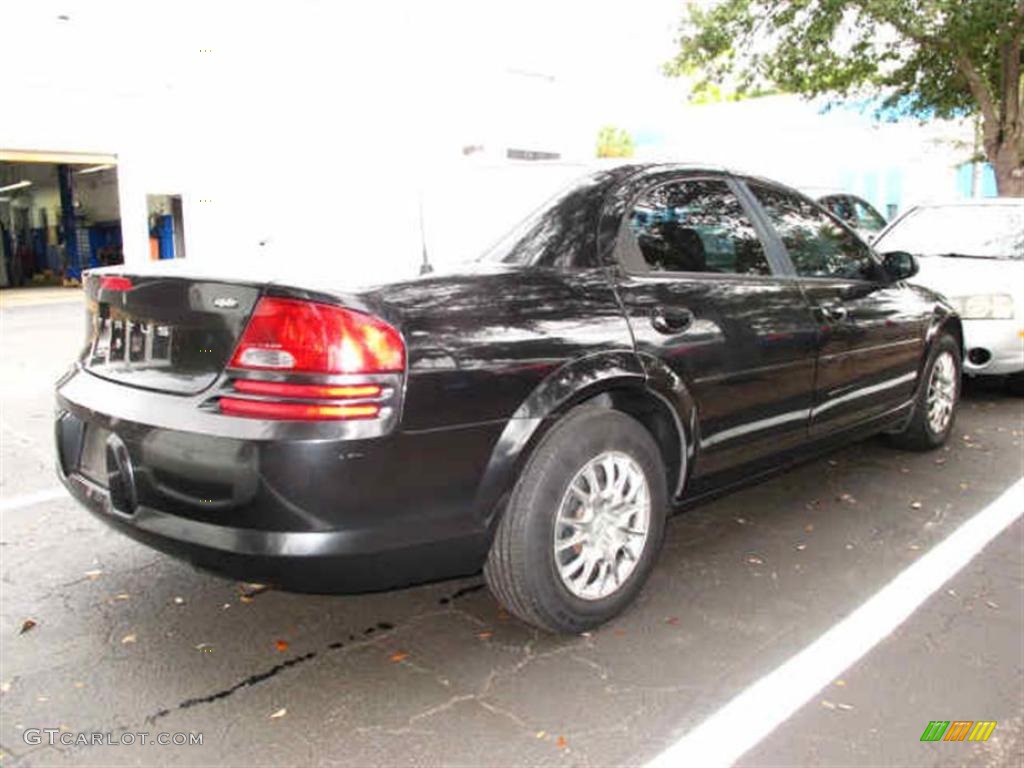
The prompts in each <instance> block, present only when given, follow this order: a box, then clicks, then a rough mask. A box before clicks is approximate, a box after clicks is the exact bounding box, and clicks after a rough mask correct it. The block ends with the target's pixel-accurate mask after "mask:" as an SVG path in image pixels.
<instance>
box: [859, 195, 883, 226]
mask: <svg viewBox="0 0 1024 768" xmlns="http://www.w3.org/2000/svg"><path fill="white" fill-rule="evenodd" d="M853 210H854V215H855V217H856V218H855V224H854V226H856V227H857V228H858V229H863V230H864V231H865V232H881V231H882V230H883V229H884V228H885V219H883V218H882V214H880V213H879V212H878V211H876V210H875V209H874V208H872V207H871V206H870V205H868V204H867V203H866V202H864V201H863V200H859V199H858V198H853Z"/></svg>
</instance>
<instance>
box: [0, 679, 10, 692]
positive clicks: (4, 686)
mask: <svg viewBox="0 0 1024 768" xmlns="http://www.w3.org/2000/svg"><path fill="white" fill-rule="evenodd" d="M9 690H11V681H10V680H4V681H3V682H2V683H0V693H7V692H8V691H9Z"/></svg>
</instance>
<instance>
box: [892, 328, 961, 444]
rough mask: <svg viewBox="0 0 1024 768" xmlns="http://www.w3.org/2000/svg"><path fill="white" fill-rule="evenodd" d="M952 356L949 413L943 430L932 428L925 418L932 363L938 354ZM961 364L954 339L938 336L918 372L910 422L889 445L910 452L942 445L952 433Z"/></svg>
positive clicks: (949, 336)
mask: <svg viewBox="0 0 1024 768" xmlns="http://www.w3.org/2000/svg"><path fill="white" fill-rule="evenodd" d="M947 353H948V354H949V355H951V356H952V359H953V365H954V367H955V369H956V373H955V376H954V378H953V381H954V395H953V410H952V412H951V413H950V416H949V419H948V421H947V422H946V425H945V427H944V428H943V429H941V430H939V431H936V430H935V429H933V427H932V425H931V423H930V422H929V419H928V393H929V390H930V385H931V381H932V372H933V371H934V369H935V364H936V361H937V360H938V359H939V357H940V356H941V355H944V354H947ZM962 372H963V365H962V360H961V356H960V345H959V344H958V343H957V340H956V339H955V338H954V337H953V336H951V335H950V334H948V333H944V334H942V335H941V336H940V337H939V338H938V339H936V340H935V344H933V345H932V349H931V352H930V353H929V354H928V360H927V361H926V363H925V366H924V370H923V371H922V373H921V382H920V385H919V386H918V392H917V397H916V398H915V401H914V411H913V413H912V414H911V417H910V421H909V422H908V423H907V426H906V427H905V428H904V430H903V431H902V432H897V433H895V434H892V435H889V440H890V442H891V443H892V444H893V445H895V446H897V447H899V448H904V449H906V450H910V451H930V450H933V449H935V448H938V447H939V446H941V445H943V444H945V442H946V441H947V440H948V439H949V435H950V434H951V433H952V431H953V424H954V423H955V422H956V409H957V406H958V405H959V403H960V391H961V387H962V378H963V373H962Z"/></svg>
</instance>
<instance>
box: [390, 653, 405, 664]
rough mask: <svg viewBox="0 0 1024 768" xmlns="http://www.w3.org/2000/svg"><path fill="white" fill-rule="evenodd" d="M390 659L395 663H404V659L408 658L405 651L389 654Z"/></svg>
mask: <svg viewBox="0 0 1024 768" xmlns="http://www.w3.org/2000/svg"><path fill="white" fill-rule="evenodd" d="M390 658H391V660H392V661H396V662H397V661H405V660H406V659H408V658H409V654H408V653H406V652H405V651H395V652H394V653H392V654H391V657H390Z"/></svg>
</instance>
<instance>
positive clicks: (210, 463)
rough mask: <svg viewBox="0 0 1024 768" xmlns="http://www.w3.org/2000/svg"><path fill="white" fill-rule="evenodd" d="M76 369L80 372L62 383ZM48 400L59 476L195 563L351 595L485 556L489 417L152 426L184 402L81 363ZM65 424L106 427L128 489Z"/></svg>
mask: <svg viewBox="0 0 1024 768" xmlns="http://www.w3.org/2000/svg"><path fill="white" fill-rule="evenodd" d="M78 377H87V378H86V379H85V380H84V381H79V382H78V385H77V386H73V385H71V384H73V382H74V381H75V380H76V379H77V378H78ZM97 387H99V388H100V389H97ZM100 390H102V392H103V393H104V397H103V399H104V400H105V401H106V402H107V404H106V405H104V406H101V405H100V403H99V402H98V401H97V399H96V398H97V396H98V394H99V392H100ZM83 392H86V393H87V394H86V395H85V396H84V397H83V396H82V393H83ZM86 398H89V402H88V403H84V402H82V400H83V399H86ZM168 398H170V400H168ZM57 403H58V420H57V427H56V428H57V445H58V462H57V463H58V473H59V475H60V478H61V481H62V482H63V483H64V485H65V486H66V487H67V488H68V490H69V491H70V492H71V493H72V495H74V496H75V497H76V498H77V499H78V500H79V501H80V502H81V503H82V504H83V505H84V506H86V507H87V508H88V509H89V510H90V511H91V512H92V513H93V514H95V515H96V516H97V517H99V518H100V519H101V520H103V521H104V522H105V523H107V524H108V525H110V526H112V527H113V528H115V529H117V530H119V531H121V532H122V533H124V534H126V535H127V536H129V537H131V538H133V539H135V540H137V541H139V542H141V543H143V544H146V545H148V546H151V547H153V548H154V549H157V550H160V551H162V552H166V553H167V554H170V555H173V556H175V557H179V558H182V559H184V560H187V561H189V562H191V563H193V564H195V565H196V566H198V567H200V568H203V569H205V570H210V571H214V572H217V573H221V574H224V575H228V576H231V577H233V578H237V579H242V580H245V581H255V582H260V583H269V584H274V585H277V586H281V587H284V588H286V589H292V590H295V591H303V592H362V591H370V590H380V589H388V588H392V587H399V586H406V585H409V584H415V583H420V582H427V581H435V580H440V579H445V578H451V577H455V576H461V575H466V574H468V573H473V572H475V571H477V570H479V568H480V567H481V566H482V564H483V561H484V559H485V557H486V553H487V548H488V546H489V541H490V537H489V533H488V529H487V526H486V522H485V521H483V520H480V519H478V518H477V517H476V515H475V514H474V510H473V500H474V496H475V494H476V490H477V485H478V484H479V481H480V478H481V476H482V474H483V471H484V468H485V466H486V461H487V458H488V457H489V455H490V447H491V446H492V445H493V442H494V440H496V439H497V433H498V432H499V431H500V425H482V426H480V427H469V428H462V429H458V430H451V431H449V430H443V431H437V430H435V431H432V432H428V433H402V432H396V433H393V434H390V435H385V436H380V437H366V438H362V439H361V438H359V437H355V436H350V437H347V438H328V439H323V438H322V437H321V438H320V439H317V438H308V437H305V438H298V439H296V438H295V437H294V435H291V434H284V435H279V436H275V435H273V433H266V432H264V433H261V436H262V438H263V439H254V438H253V437H241V438H240V437H237V436H234V435H235V434H237V430H238V429H240V428H241V429H254V428H255V427H256V426H257V425H258V424H261V423H260V422H254V423H253V424H251V425H242V426H241V427H239V425H238V424H237V421H244V420H241V419H239V420H236V421H232V422H231V423H230V424H229V425H228V426H229V427H230V429H231V430H234V431H233V432H231V433H229V434H231V435H232V436H224V435H218V434H215V433H213V432H212V430H207V431H206V432H204V433H199V432H185V431H180V430H174V429H169V428H167V427H166V426H154V424H153V423H149V422H157V423H160V424H167V423H168V422H170V421H174V420H175V419H174V415H173V413H170V414H169V413H168V412H166V410H162V409H165V408H172V409H173V408H179V407H184V408H187V407H189V406H190V404H189V402H188V399H183V398H175V397H173V396H159V395H154V393H150V392H144V391H141V390H133V389H131V388H128V387H124V386H122V385H118V384H114V383H111V382H105V381H102V380H98V379H95V377H92V376H91V374H88V373H85V372H81V371H79V372H76V373H74V374H72V375H71V377H70V379H67V380H65V381H64V382H62V384H61V385H60V386H59V388H58V392H57ZM146 404H148V411H149V413H150V414H152V415H151V417H150V418H147V417H146V416H145V415H144V414H145V413H146V412H147V406H146ZM101 407H102V408H103V410H112V411H116V412H119V413H120V412H124V411H130V412H131V414H132V415H133V419H126V418H123V416H121V415H112V414H111V413H104V412H103V411H102V410H101ZM262 425H263V426H262V427H261V429H266V428H267V427H266V423H265V422H263V423H262ZM272 428H273V425H271V427H270V429H272ZM76 430H79V431H82V433H83V435H85V434H89V432H90V430H91V431H94V432H95V433H96V434H99V435H101V436H104V439H109V437H107V436H109V435H114V436H116V443H117V445H118V446H120V447H121V448H122V449H123V456H127V462H128V464H129V465H130V472H128V475H130V484H131V490H132V493H130V494H128V495H127V496H126V495H125V494H124V493H123V492H122V489H121V484H122V483H121V481H122V480H123V477H124V476H127V475H125V473H124V472H123V460H122V461H120V462H115V461H114V459H112V458H111V456H112V454H110V453H109V452H108V454H107V458H106V460H105V461H106V463H104V460H103V459H102V458H101V459H98V460H97V459H95V458H94V459H93V460H92V461H90V460H88V459H86V458H85V457H84V453H86V451H84V450H83V449H82V448H79V449H77V451H76V448H75V444H76V443H75V441H76V440H79V442H80V443H87V442H88V440H87V439H86V438H85V437H78V436H77V435H76V434H75V432H76ZM93 455H94V457H95V455H96V453H95V451H94V453H93ZM99 455H100V456H102V451H100V452H99ZM97 461H99V463H100V464H101V465H102V466H101V467H100V470H99V471H97V468H96V462H97ZM105 473H106V474H105ZM111 489H113V493H112V492H111ZM126 499H130V501H126Z"/></svg>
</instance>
